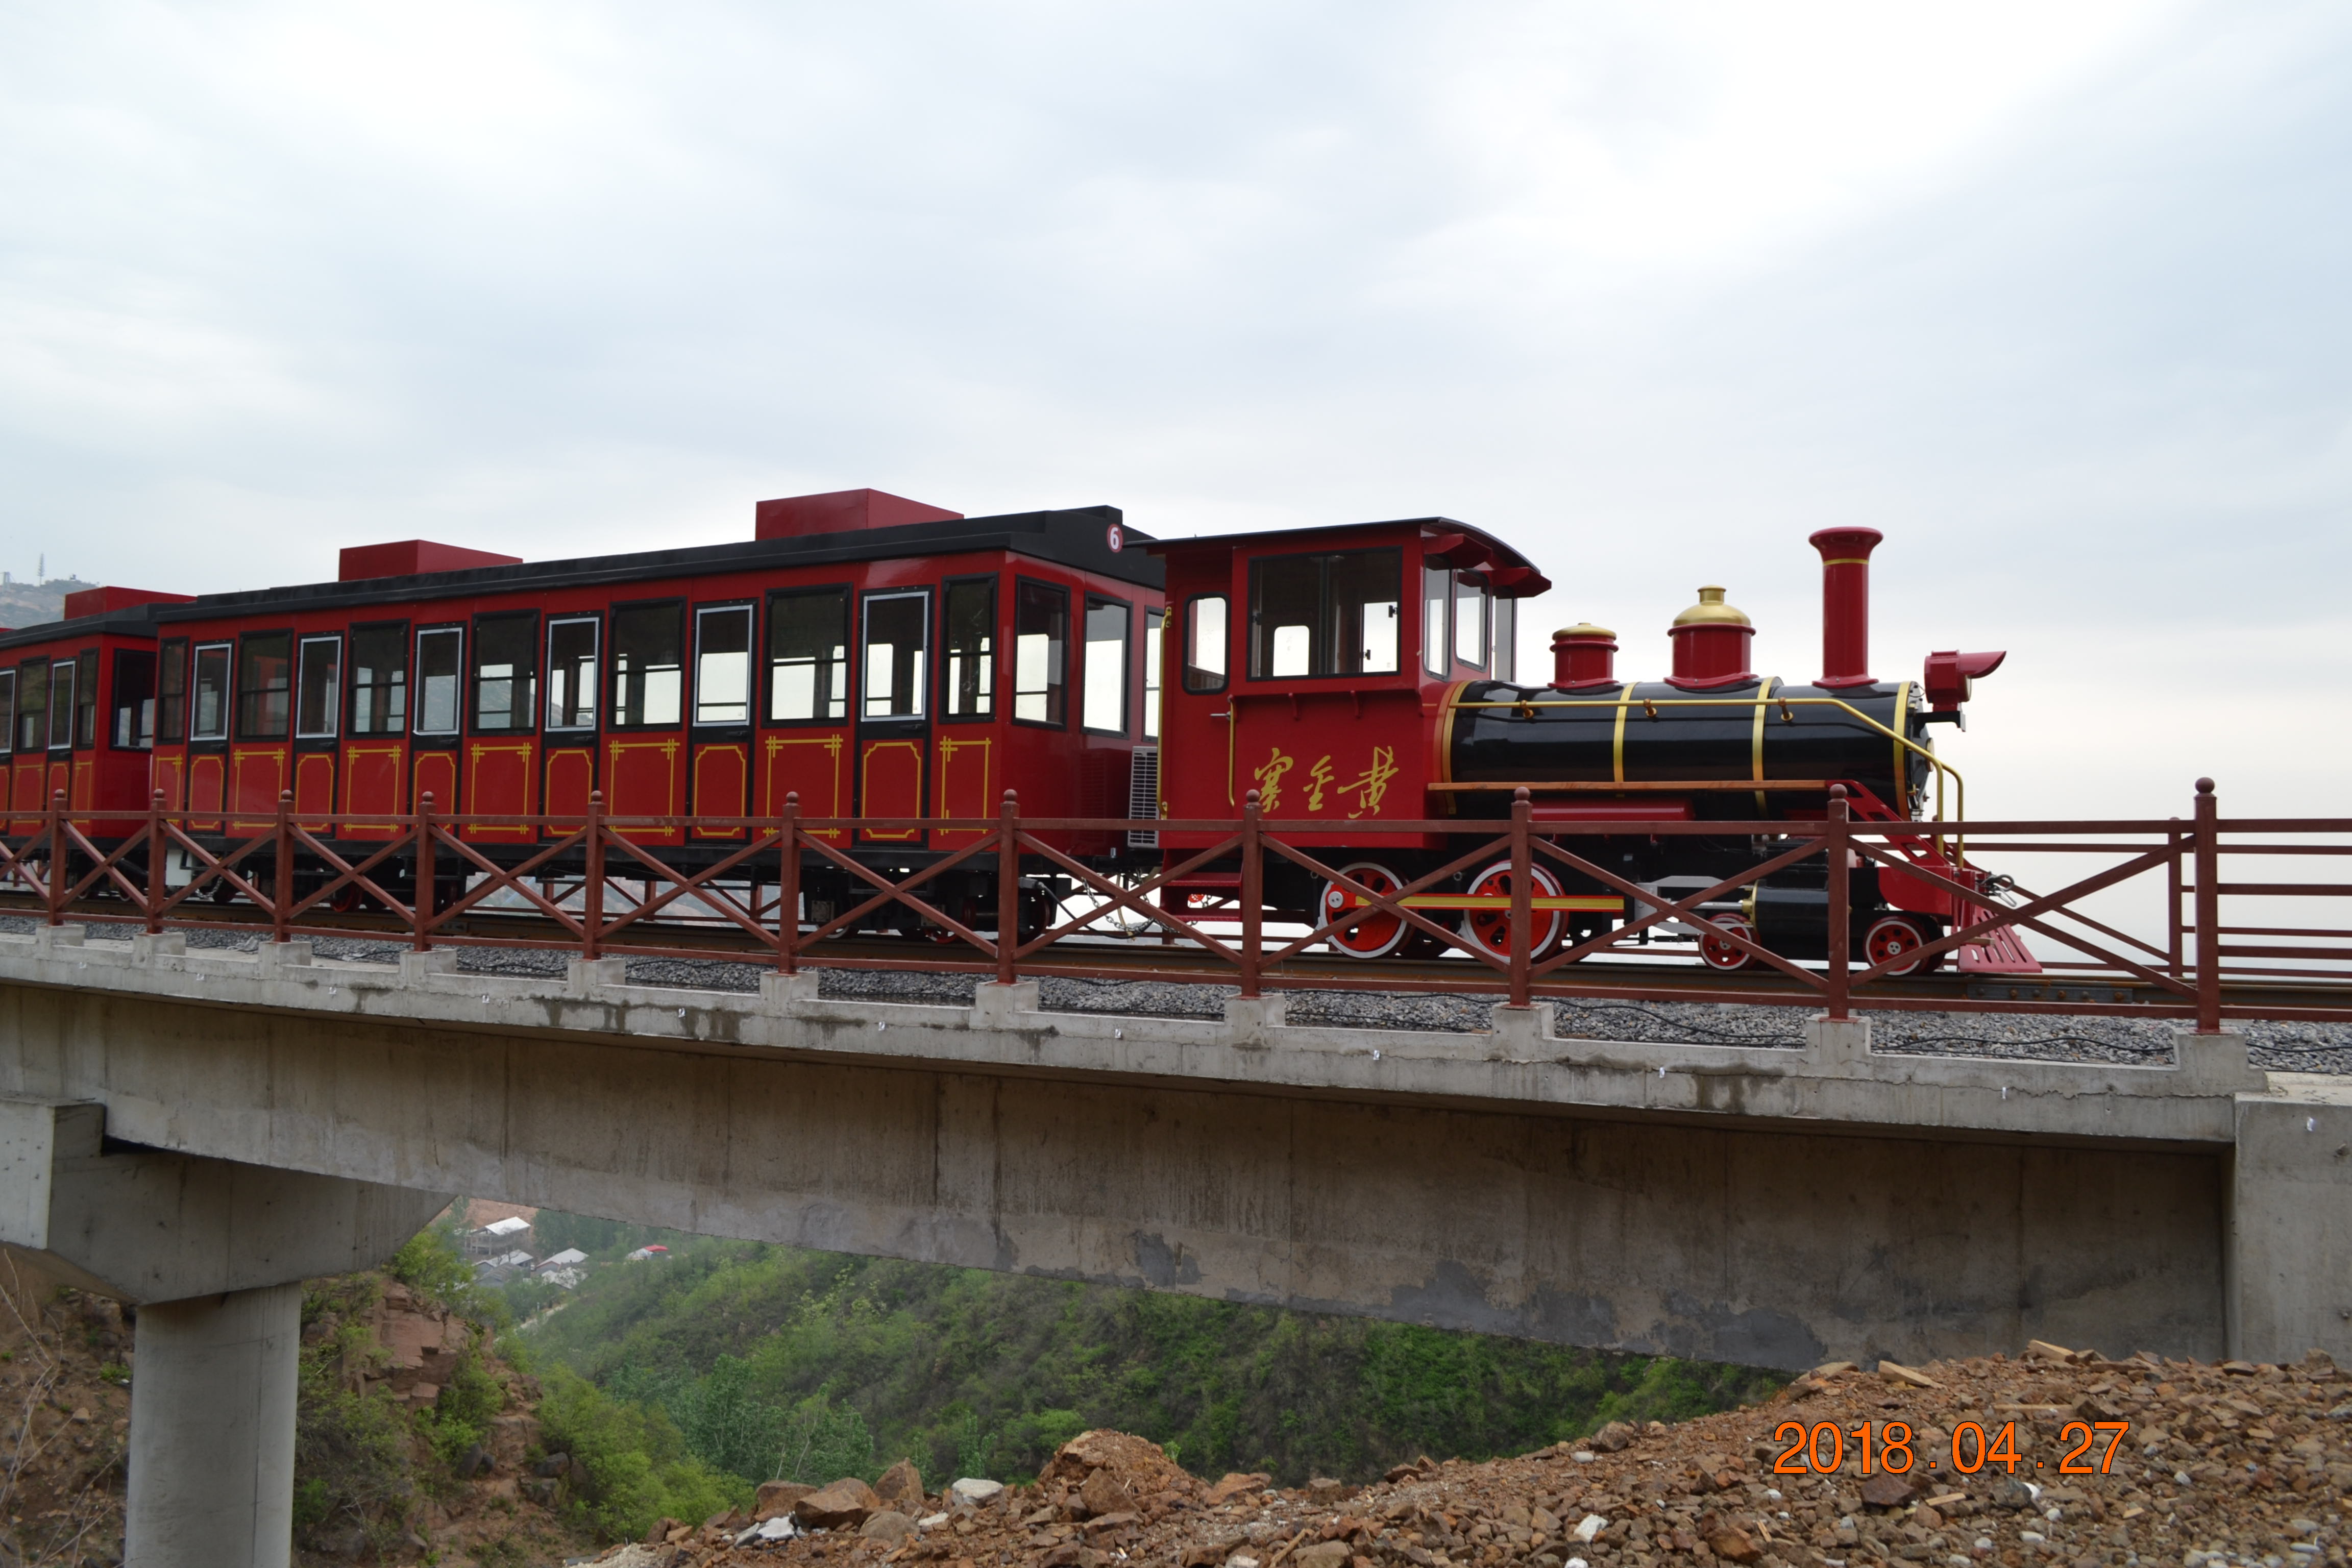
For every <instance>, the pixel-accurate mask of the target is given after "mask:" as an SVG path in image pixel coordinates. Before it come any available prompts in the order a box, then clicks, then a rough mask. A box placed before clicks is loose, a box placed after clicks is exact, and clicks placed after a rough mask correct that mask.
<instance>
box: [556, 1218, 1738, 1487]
mask: <svg viewBox="0 0 2352 1568" xmlns="http://www.w3.org/2000/svg"><path fill="white" fill-rule="evenodd" d="M567 1220H568V1216H557V1215H541V1219H540V1222H539V1223H540V1227H541V1228H540V1234H541V1237H542V1243H541V1245H542V1246H545V1245H547V1239H546V1238H549V1237H551V1236H553V1235H565V1236H566V1237H567V1240H566V1245H570V1246H575V1247H581V1249H582V1250H583V1251H589V1252H592V1254H602V1255H603V1256H604V1258H606V1259H607V1260H610V1259H612V1258H617V1256H618V1255H619V1253H620V1252H621V1251H623V1250H625V1249H626V1248H627V1247H638V1246H643V1245H646V1243H647V1242H648V1241H652V1240H660V1241H662V1242H664V1243H665V1244H666V1245H667V1246H669V1247H671V1248H672V1251H671V1253H670V1256H669V1258H667V1260H665V1261H660V1262H649V1263H638V1264H617V1263H612V1262H610V1261H607V1262H606V1263H605V1265H604V1266H602V1267H600V1268H597V1269H596V1270H595V1271H594V1272H593V1274H592V1275H591V1276H590V1278H589V1279H588V1280H587V1282H586V1283H585V1284H584V1285H583V1287H582V1289H580V1291H579V1292H578V1293H577V1294H576V1296H575V1297H574V1298H573V1299H572V1300H570V1301H569V1302H567V1303H565V1304H563V1305H562V1308H561V1310H556V1311H552V1312H550V1313H548V1314H547V1315H546V1316H545V1317H543V1318H542V1319H541V1320H540V1321H538V1322H537V1323H536V1324H535V1326H534V1327H533V1328H532V1329H531V1330H530V1331H529V1332H528V1335H527V1338H528V1339H529V1340H530V1344H531V1347H532V1353H533V1356H534V1358H535V1359H536V1360H537V1361H538V1362H540V1363H541V1364H545V1365H550V1366H551V1367H555V1368H562V1369H565V1370H566V1371H568V1372H570V1373H575V1374H576V1376H573V1377H572V1378H570V1379H567V1380H564V1381H562V1384H561V1386H562V1387H563V1388H564V1389H566V1390H567V1391H568V1392H567V1393H566V1394H565V1395H564V1398H565V1399H567V1400H569V1401H571V1402H572V1405H567V1406H566V1408H567V1410H569V1409H572V1408H574V1407H576V1408H578V1409H580V1410H582V1411H583V1412H586V1411H591V1410H593V1412H594V1413H595V1414H594V1415H593V1420H590V1419H589V1417H587V1416H585V1415H583V1416H582V1417H580V1419H581V1420H582V1421H583V1422H584V1423H586V1424H587V1425H590V1426H596V1427H597V1430H599V1431H604V1432H609V1433H610V1434H612V1435H613V1436H612V1438H611V1440H612V1441H613V1442H614V1443H616V1444H620V1443H622V1442H623V1439H622V1437H621V1436H620V1434H622V1432H623V1429H624V1427H625V1426H626V1423H627V1421H629V1420H630V1419H635V1420H636V1421H638V1422H640V1423H642V1426H641V1428H631V1430H641V1431H642V1434H643V1444H644V1447H642V1449H641V1450H633V1451H641V1452H642V1454H643V1456H644V1459H645V1464H644V1466H643V1468H642V1469H637V1468H632V1469H630V1470H629V1472H628V1476H627V1477H626V1478H624V1477H623V1476H622V1474H621V1469H620V1468H619V1467H620V1461H619V1459H618V1458H614V1459H612V1460H609V1461H606V1462H607V1463H609V1464H611V1465H612V1466H614V1478H615V1479H614V1480H613V1481H612V1482H610V1483H609V1484H607V1483H600V1485H607V1495H609V1496H611V1497H614V1498H619V1497H622V1496H624V1495H626V1496H628V1497H631V1498H635V1497H638V1496H640V1494H641V1493H643V1494H644V1495H650V1493H649V1492H644V1489H645V1488H649V1487H655V1486H659V1487H674V1488H686V1489H691V1486H694V1485H700V1484H702V1483H701V1481H699V1480H697V1481H693V1482H691V1483H689V1482H688V1480H687V1479H684V1478H686V1477H687V1476H688V1473H689V1472H688V1471H685V1470H683V1469H677V1468H676V1467H678V1466H681V1465H683V1464H684V1463H685V1462H686V1460H688V1459H691V1460H694V1461H697V1462H698V1464H699V1465H700V1466H702V1467H705V1470H704V1472H703V1473H704V1475H706V1476H720V1475H723V1476H727V1477H731V1478H735V1481H736V1484H739V1485H740V1483H748V1482H756V1481H759V1480H764V1479H768V1478H770V1477H772V1476H777V1475H783V1476H786V1477H789V1478H791V1479H804V1480H809V1481H825V1480H831V1479H835V1478H836V1477H839V1476H843V1475H859V1476H864V1477H866V1479H873V1478H874V1477H875V1476H876V1475H877V1473H878V1472H879V1471H880V1470H881V1469H882V1468H884V1467H886V1466H887V1465H888V1464H890V1463H891V1462H893V1461H895V1460H897V1459H898V1458H901V1457H907V1458H913V1459H914V1460H915V1462H916V1464H917V1465H918V1466H919V1468H921V1470H922V1472H923V1474H924V1476H925V1477H926V1478H927V1479H931V1480H932V1481H933V1482H934V1483H935V1484H936V1483H937V1482H939V1481H940V1480H943V1479H948V1478H951V1477H953V1476H957V1475H992V1476H996V1477H998V1478H1000V1479H1024V1478H1026V1477H1028V1476H1031V1475H1034V1473H1035V1472H1036V1470H1037V1469H1038V1468H1039V1467H1040V1466H1042V1465H1043V1464H1044V1463H1045V1459H1046V1458H1048V1457H1049V1456H1050V1455H1051V1454H1052V1453H1053V1451H1054V1449H1055V1447H1058V1446H1059V1445H1061V1444H1062V1443H1064V1442H1066V1441H1067V1440H1068V1439H1069V1438H1071V1437H1073V1436H1076V1434H1077V1433H1079V1432H1081V1431H1084V1430H1086V1429H1087V1428H1088V1427H1090V1426H1115V1427H1118V1428H1119V1429H1121V1430H1124V1431H1129V1432H1135V1433H1138V1434H1140V1435H1141V1436H1146V1437H1149V1438H1150V1439H1152V1440H1153V1441H1155V1442H1158V1443H1160V1444H1161V1445H1162V1446H1163V1447H1166V1448H1168V1449H1169V1450H1170V1452H1171V1454H1172V1455H1173V1456H1174V1457H1175V1458H1177V1460H1178V1462H1179V1463H1181V1464H1182V1465H1184V1466H1185V1467H1186V1468H1189V1469H1192V1471H1194V1472H1195V1473H1198V1474H1202V1475H1212V1476H1213V1475H1216V1474H1219V1473H1221V1472H1222V1471H1223V1470H1226V1469H1263V1470H1267V1471H1270V1472H1272V1473H1273V1474H1274V1475H1275V1476H1276V1479H1278V1480H1280V1481H1283V1482H1286V1483H1291V1484H1296V1483H1297V1482H1299V1481H1303V1480H1304V1479H1306V1478H1307V1476H1309V1475H1310V1474H1316V1475H1333V1476H1340V1477H1344V1478H1349V1479H1362V1478H1365V1477H1368V1476H1370V1475H1373V1474H1376V1473H1377V1472H1379V1471H1380V1470H1381V1469H1383V1468H1387V1467H1388V1466H1390V1465H1392V1464H1395V1463H1397V1462H1399V1461H1401V1460H1403V1459H1407V1458H1412V1457H1413V1456H1414V1455H1416V1454H1420V1453H1424V1452H1425V1453H1430V1454H1433V1455H1439V1456H1446V1457H1452V1456H1459V1457H1462V1458H1487V1457H1490V1456H1493V1455H1496V1454H1502V1453H1517V1452H1524V1451H1526V1450H1528V1449H1530V1448H1535V1447H1541V1446H1543V1445H1545V1444H1547V1443H1550V1442H1554V1441H1557V1440H1559V1439H1560V1438H1563V1437H1572V1436H1581V1435H1583V1434H1585V1433H1587V1432H1590V1431H1591V1430H1593V1429H1594V1428H1595V1427H1597V1426H1600V1425H1601V1424H1602V1423H1604V1422H1607V1421H1611V1420H1619V1419H1623V1420H1648V1419H1653V1418H1663V1419H1672V1418H1676V1417H1680V1416H1685V1415H1697V1414H1702V1413H1704V1412H1706V1411H1710V1410H1717V1409H1722V1408H1725V1407H1727V1406H1729V1405H1735V1404H1738V1403H1740V1402H1741V1401H1743V1400H1748V1399H1753V1398H1757V1397H1759V1396H1761V1395H1763V1394H1767V1393H1769V1391H1770V1390H1771V1389H1772V1388H1774V1387H1776V1386H1777V1385H1778V1383H1779V1382H1780V1379H1779V1378H1778V1377H1777V1376H1776V1375H1775V1374H1772V1373H1765V1372H1759V1371H1757V1370H1755V1369H1752V1368H1744V1367H1729V1366H1717V1365H1712V1364H1707V1363H1695V1362H1684V1361H1675V1360H1671V1359H1666V1358H1653V1357H1643V1356H1613V1355H1606V1354H1601V1353H1599V1352H1589V1351H1575V1350H1565V1349H1560V1348H1558V1347H1555V1346H1549V1345H1540V1344H1535V1343H1530V1342H1525V1341H1517V1340H1509V1339H1503V1338H1498V1337H1495V1336H1489V1335H1479V1334H1466V1333H1452V1332H1444V1331H1437V1330H1433V1329H1424V1328H1417V1327H1413V1326H1412V1325H1408V1324H1397V1323H1381V1322H1373V1321H1367V1320H1363V1319H1352V1318H1325V1317H1317V1316H1311V1315H1307V1314H1303V1313H1293V1312H1285V1311H1281V1310H1276V1309H1272V1308H1263V1307H1244V1306H1236V1305H1234V1304H1231V1303H1227V1302H1221V1301H1211V1300H1199V1299H1195V1298H1192V1297H1186V1296H1176V1295H1168V1294H1161V1293H1158V1292H1150V1291H1139V1290H1122V1289H1114V1288H1110V1287H1101V1286H1091V1285H1083V1284H1075V1283H1069V1282H1065V1281H1059V1280H1048V1279H1032V1278H1028V1277H1024V1276H1019V1275H1006V1274H992V1273H987V1272H983V1271H981V1270H978V1269H961V1268H940V1267H934V1266H927V1265H919V1264H908V1263H894V1262H886V1261H878V1260H874V1259H867V1258H850V1257H844V1256H839V1255H835V1254H831V1253H818V1252H808V1251H802V1250H797V1249H793V1248H788V1247H765V1246H760V1245H756V1244H752V1243H741V1242H719V1241H696V1240H691V1239H689V1238H687V1237H675V1236H660V1235H657V1234H656V1233H651V1232H642V1231H631V1230H628V1229H626V1228H625V1227H620V1226H613V1227H611V1233H610V1235H609V1236H606V1235H604V1234H603V1233H598V1232H594V1231H592V1230H590V1229H589V1228H587V1227H589V1226H596V1225H601V1224H603V1223H604V1222H574V1223H577V1224H579V1226H580V1227H581V1228H579V1229H577V1230H574V1231H572V1232H565V1231H563V1230H562V1226H563V1225H564V1224H565V1223H567ZM551 1222H552V1224H551ZM590 1239H596V1240H600V1241H602V1242H604V1245H603V1246H599V1247H589V1246H587V1245H585V1243H586V1242H587V1241H588V1240H590ZM559 1378H562V1373H561V1372H551V1374H550V1379H551V1380H550V1384H549V1386H550V1390H551V1392H550V1400H549V1403H550V1405H553V1404H555V1403H556V1396H555V1394H554V1392H553V1391H554V1390H555V1388H556V1387H557V1386H558V1385H559V1384H558V1383H557V1381H556V1380H557V1379H559ZM592 1396H593V1401H592ZM598 1402H601V1403H598ZM625 1412H635V1413H636V1414H635V1416H634V1417H631V1416H627V1415H624V1414H623V1413H625ZM541 1418H542V1419H543V1420H547V1421H548V1424H549V1427H550V1430H551V1432H552V1431H553V1430H554V1429H555V1427H556V1425H557V1423H556V1422H555V1420H553V1419H552V1418H551V1417H549V1416H548V1415H547V1411H546V1410H545V1409H544V1408H543V1409H542V1411H541ZM600 1423H601V1424H602V1425H597V1424H600ZM673 1435H674V1436H675V1440H676V1442H677V1444H678V1445H679V1446H680V1447H677V1448H671V1447H667V1445H668V1444H669V1443H670V1442H671V1441H672V1436H673ZM618 1452H619V1449H618V1448H617V1447H616V1448H615V1449H614V1453H615V1454H616V1455H617V1454H618ZM631 1463H632V1464H634V1463H635V1461H631ZM665 1466H668V1467H672V1468H671V1469H665V1468H664V1467H665ZM592 1473H593V1466H592ZM640 1476H642V1477H644V1478H647V1479H644V1480H642V1481H640V1480H639V1479H635V1478H638V1477H640ZM672 1476H675V1478H677V1479H663V1478H665V1477H672ZM632 1488H635V1489H636V1490H632ZM643 1506H645V1505H642V1504H635V1503H633V1504H630V1505H629V1507H631V1508H641V1507H643ZM717 1506H719V1505H717V1504H715V1503H714V1504H712V1505H711V1507H712V1508H714V1509H715V1508H716V1507H717ZM624 1511H626V1510H624ZM662 1511H666V1512H669V1513H671V1514H673V1515H675V1516H676V1517H678V1518H690V1517H694V1510H693V1508H692V1507H689V1506H687V1505H685V1503H684V1502H683V1500H682V1494H681V1496H680V1501H679V1503H678V1506H674V1507H673V1506H669V1505H667V1504H665V1505H664V1506H663V1509H662ZM706 1511H707V1510H706ZM620 1517H621V1515H620V1514H617V1513H616V1514H615V1515H614V1521H615V1523H617V1521H618V1520H619V1518H620ZM629 1517H631V1518H634V1517H635V1513H630V1514H629Z"/></svg>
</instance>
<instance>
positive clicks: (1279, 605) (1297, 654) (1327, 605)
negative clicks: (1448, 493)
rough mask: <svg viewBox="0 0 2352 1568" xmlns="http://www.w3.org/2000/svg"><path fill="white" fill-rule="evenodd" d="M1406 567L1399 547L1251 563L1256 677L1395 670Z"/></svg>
mask: <svg viewBox="0 0 2352 1568" xmlns="http://www.w3.org/2000/svg"><path fill="white" fill-rule="evenodd" d="M1403 572H1404V557H1403V552H1402V551H1396V550H1344V551H1335V552H1330V553H1328V554H1311V555H1267V556H1260V557H1259V558H1258V559H1256V560H1255V561H1253V562H1251V563H1250V677H1251V679H1255V680H1269V679H1285V678H1289V677H1312V676H1329V675H1393V674H1395V673H1396V670H1397V668H1398V666H1397V653H1398V649H1399V647H1401V645H1402V638H1401V637H1400V636H1399V626H1400V622H1399V618H1398V615H1399V611H1400V610H1401V609H1402V595H1401V593H1400V586H1401V584H1402V581H1403Z"/></svg>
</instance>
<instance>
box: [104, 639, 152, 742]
mask: <svg viewBox="0 0 2352 1568" xmlns="http://www.w3.org/2000/svg"><path fill="white" fill-rule="evenodd" d="M110 734H111V736H112V738H113V742H114V748H115V750H117V751H121V752H144V751H147V750H149V749H150V748H152V746H153V745H154V744H155V656H154V655H153V654H152V653H142V652H138V651H136V650H133V649H128V648H126V649H124V650H123V651H121V652H120V653H118V654H116V655H115V656H114V712H113V715H112V717H111V721H110Z"/></svg>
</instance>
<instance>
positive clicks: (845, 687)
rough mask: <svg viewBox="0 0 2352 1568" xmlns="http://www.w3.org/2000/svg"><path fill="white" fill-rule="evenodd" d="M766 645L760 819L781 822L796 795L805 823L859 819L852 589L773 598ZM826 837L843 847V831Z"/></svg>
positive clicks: (786, 592)
mask: <svg viewBox="0 0 2352 1568" xmlns="http://www.w3.org/2000/svg"><path fill="white" fill-rule="evenodd" d="M766 646H767V678H766V680H767V684H766V695H765V700H766V704H767V706H766V708H765V710H764V712H763V717H762V721H761V731H760V794H759V811H760V815H761V816H782V815H783V814H784V802H785V801H786V800H787V799H789V798H791V797H792V796H793V795H798V796H799V797H800V814H801V815H802V816H804V817H807V816H855V815H856V810H857V807H856V797H855V795H853V793H852V792H851V790H850V787H849V776H850V726H849V589H848V588H847V587H846V586H841V585H836V586H834V587H827V588H787V589H782V590H780V591H778V592H776V593H774V594H771V595H769V596H768V640H767V645H766ZM819 831H820V833H821V835H822V836H823V837H824V838H825V839H826V840H828V841H829V842H832V843H835V844H838V843H839V842H840V841H841V838H842V834H841V831H840V830H839V829H838V828H833V829H820V830H819Z"/></svg>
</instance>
